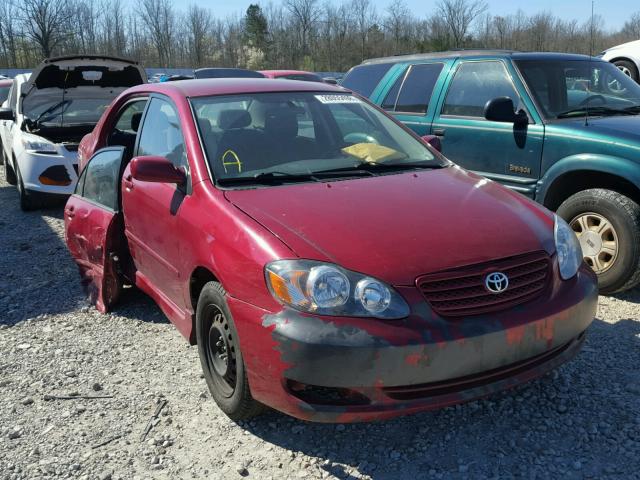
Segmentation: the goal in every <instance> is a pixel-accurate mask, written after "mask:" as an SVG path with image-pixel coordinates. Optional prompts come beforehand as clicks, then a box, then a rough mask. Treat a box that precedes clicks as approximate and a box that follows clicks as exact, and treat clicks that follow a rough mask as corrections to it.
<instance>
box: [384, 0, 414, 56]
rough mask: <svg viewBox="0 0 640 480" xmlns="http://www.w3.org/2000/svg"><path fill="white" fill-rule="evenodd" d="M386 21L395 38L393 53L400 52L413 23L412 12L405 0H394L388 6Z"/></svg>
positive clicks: (386, 25)
mask: <svg viewBox="0 0 640 480" xmlns="http://www.w3.org/2000/svg"><path fill="white" fill-rule="evenodd" d="M386 12H387V17H386V20H385V22H384V24H385V27H386V29H387V30H388V31H389V33H390V34H391V38H392V39H393V53H400V51H401V50H402V47H404V46H405V44H406V43H407V42H406V40H405V39H406V38H407V36H408V34H409V25H410V23H411V12H410V10H409V8H408V7H407V4H406V3H405V2H404V0H393V1H392V2H391V3H390V4H389V6H388V7H387V10H386Z"/></svg>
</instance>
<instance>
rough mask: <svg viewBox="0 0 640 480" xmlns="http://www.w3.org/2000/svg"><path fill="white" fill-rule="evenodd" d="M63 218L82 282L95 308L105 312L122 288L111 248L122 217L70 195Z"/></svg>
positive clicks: (68, 244)
mask: <svg viewBox="0 0 640 480" xmlns="http://www.w3.org/2000/svg"><path fill="white" fill-rule="evenodd" d="M64 218H65V223H66V229H65V230H66V237H67V246H68V247H69V251H70V252H71V255H72V256H73V258H74V260H75V261H76V263H77V265H78V268H79V269H80V276H81V278H82V284H83V286H84V287H85V288H86V289H87V290H88V293H89V296H90V298H91V301H92V303H95V305H96V308H97V309H98V310H99V311H101V312H103V313H104V312H107V311H108V310H109V308H110V307H111V306H112V305H113V304H114V303H115V302H116V301H117V299H118V296H119V295H120V291H121V284H120V281H119V278H118V275H117V273H116V266H115V258H116V257H115V254H114V251H113V246H114V241H115V239H116V237H117V233H118V231H119V228H121V227H119V225H120V222H121V217H120V215H119V214H116V213H115V212H113V211H112V210H108V209H106V208H103V207H100V206H98V205H96V204H94V203H92V202H90V201H88V200H86V199H84V198H82V197H80V196H77V195H72V196H71V197H70V198H69V200H68V201H67V204H66V206H65V214H64Z"/></svg>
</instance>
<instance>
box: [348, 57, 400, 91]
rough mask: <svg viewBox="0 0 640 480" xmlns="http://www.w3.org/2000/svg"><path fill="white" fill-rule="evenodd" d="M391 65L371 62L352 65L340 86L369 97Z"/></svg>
mask: <svg viewBox="0 0 640 480" xmlns="http://www.w3.org/2000/svg"><path fill="white" fill-rule="evenodd" d="M392 66H393V63H373V64H369V65H360V66H357V67H354V68H352V69H351V71H350V72H349V73H348V74H347V76H346V77H344V80H343V81H342V86H343V87H345V88H348V89H350V90H353V91H354V92H358V93H359V94H360V95H362V96H364V97H369V96H370V95H371V93H372V92H373V90H374V89H375V88H376V86H377V85H378V83H379V82H380V80H382V77H384V75H385V73H387V72H388V71H389V69H390V68H391V67H392Z"/></svg>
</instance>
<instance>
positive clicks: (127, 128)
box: [114, 98, 147, 135]
mask: <svg viewBox="0 0 640 480" xmlns="http://www.w3.org/2000/svg"><path fill="white" fill-rule="evenodd" d="M146 103H147V99H146V98H145V99H144V100H136V101H133V102H131V103H128V104H127V105H125V106H124V108H123V109H122V110H121V111H120V113H119V116H118V120H117V121H116V124H115V125H114V127H115V129H116V130H118V131H120V132H126V133H130V134H134V135H135V133H136V132H137V131H138V127H139V126H140V119H141V118H142V112H143V111H144V106H145V105H146Z"/></svg>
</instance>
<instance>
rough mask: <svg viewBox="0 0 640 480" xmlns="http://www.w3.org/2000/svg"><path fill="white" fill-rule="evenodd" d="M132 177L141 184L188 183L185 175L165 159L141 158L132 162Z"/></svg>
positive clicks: (155, 157) (154, 157) (149, 156)
mask: <svg viewBox="0 0 640 480" xmlns="http://www.w3.org/2000/svg"><path fill="white" fill-rule="evenodd" d="M130 169H131V176H132V177H133V178H135V179H136V180H139V181H141V182H156V183H175V184H177V185H182V184H183V183H185V182H186V181H187V176H186V175H185V173H184V172H183V171H182V170H181V169H179V168H176V167H175V166H174V165H173V163H171V162H170V161H169V160H167V159H166V158H164V157H157V156H151V155H148V156H141V157H136V158H134V159H133V160H131V165H130Z"/></svg>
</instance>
